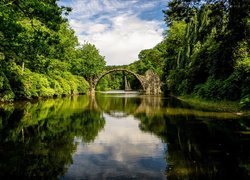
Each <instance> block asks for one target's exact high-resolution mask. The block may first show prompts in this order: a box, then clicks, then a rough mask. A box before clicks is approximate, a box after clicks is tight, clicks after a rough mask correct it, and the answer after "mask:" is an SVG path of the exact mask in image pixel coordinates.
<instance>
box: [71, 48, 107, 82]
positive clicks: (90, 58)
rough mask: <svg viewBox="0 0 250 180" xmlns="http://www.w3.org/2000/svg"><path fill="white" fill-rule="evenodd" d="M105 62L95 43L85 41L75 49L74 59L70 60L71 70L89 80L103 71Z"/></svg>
mask: <svg viewBox="0 0 250 180" xmlns="http://www.w3.org/2000/svg"><path fill="white" fill-rule="evenodd" d="M105 64H106V62H105V60H104V57H103V56H101V55H100V54H99V51H98V49H96V47H95V45H92V44H90V43H86V44H84V45H83V46H82V47H80V48H79V49H77V52H76V59H74V60H73V61H72V68H71V72H72V73H73V74H76V75H80V76H83V77H85V78H86V79H87V80H88V81H89V82H91V81H92V80H93V79H94V78H95V77H96V76H98V75H99V74H101V73H102V72H103V69H104V66H105Z"/></svg>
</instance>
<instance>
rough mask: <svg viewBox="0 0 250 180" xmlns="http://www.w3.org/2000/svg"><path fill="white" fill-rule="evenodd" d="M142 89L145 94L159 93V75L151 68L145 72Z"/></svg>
mask: <svg viewBox="0 0 250 180" xmlns="http://www.w3.org/2000/svg"><path fill="white" fill-rule="evenodd" d="M144 77H145V80H144V83H143V84H144V91H145V94H147V95H159V94H161V80H160V77H159V76H158V75H157V74H155V73H154V72H153V71H152V70H148V71H146V73H145V76H144Z"/></svg>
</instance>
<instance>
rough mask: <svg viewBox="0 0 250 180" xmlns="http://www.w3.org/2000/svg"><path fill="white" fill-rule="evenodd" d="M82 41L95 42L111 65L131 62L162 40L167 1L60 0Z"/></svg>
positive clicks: (82, 42)
mask: <svg viewBox="0 0 250 180" xmlns="http://www.w3.org/2000/svg"><path fill="white" fill-rule="evenodd" d="M59 5H61V6H69V7H72V8H73V10H72V12H71V13H70V15H69V16H68V17H67V18H68V19H69V23H70V26H71V27H72V28H73V29H74V30H75V32H76V35H77V36H78V39H79V41H80V43H81V44H84V42H89V43H92V44H95V45H96V47H97V48H98V49H99V51H100V54H101V55H103V56H105V60H106V61H107V65H122V64H129V63H131V62H134V61H135V60H137V59H138V57H137V56H138V54H139V52H140V51H141V50H143V49H148V48H152V47H154V46H155V45H156V44H158V43H159V42H160V41H161V40H162V38H163V37H162V33H163V31H164V28H165V25H164V21H163V18H164V17H163V13H162V10H163V9H165V7H166V5H167V0H60V1H59Z"/></svg>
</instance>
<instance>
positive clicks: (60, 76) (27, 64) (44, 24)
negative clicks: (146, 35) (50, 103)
mask: <svg viewBox="0 0 250 180" xmlns="http://www.w3.org/2000/svg"><path fill="white" fill-rule="evenodd" d="M70 11H71V9H70V8H68V7H59V6H58V5H57V3H56V0H44V1H40V0H25V1H21V0H14V1H13V0H2V1H0V101H13V100H14V99H23V98H26V99H31V98H38V97H52V96H61V95H68V94H79V93H86V91H87V89H88V86H89V85H88V83H87V81H86V80H85V79H87V78H91V77H92V76H93V75H96V74H98V73H100V72H101V71H102V69H103V67H104V66H105V64H106V62H105V61H104V57H102V56H101V55H100V54H99V51H98V50H97V49H96V47H95V46H94V45H92V44H89V43H86V44H84V45H80V44H79V43H78V39H77V37H76V36H75V34H74V31H73V30H72V29H71V28H70V27H69V24H68V22H67V20H66V18H65V17H66V16H67V14H68V13H69V12H70Z"/></svg>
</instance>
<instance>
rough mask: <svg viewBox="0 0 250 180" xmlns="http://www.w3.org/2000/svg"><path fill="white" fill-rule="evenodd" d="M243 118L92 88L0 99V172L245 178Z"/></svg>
mask: <svg viewBox="0 0 250 180" xmlns="http://www.w3.org/2000/svg"><path fill="white" fill-rule="evenodd" d="M249 143H250V138H249V117H247V116H239V115H237V114H235V113H228V112H211V111H206V110H204V109H201V108H200V107H192V106H190V105H188V104H185V103H183V102H180V101H178V100H177V99H172V98H163V97H160V96H158V97H157V96H145V95H132V94H112V95H111V94H96V96H74V97H65V98H57V99H47V100H41V101H37V102H34V103H31V102H20V103H15V104H7V105H3V104H0V178H2V177H6V176H14V177H17V176H18V177H24V178H26V179H33V178H34V177H39V178H41V179H53V178H55V179H56V178H58V177H59V178H61V179H67V178H68V179H80V178H82V179H102V178H103V177H106V178H107V179H108V178H110V179H115V178H116V179H125V178H127V179H129V178H130V179H164V178H165V177H167V179H249V173H250V171H249V168H248V167H249V164H250V161H249V157H250V154H249V148H248V147H249Z"/></svg>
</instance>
